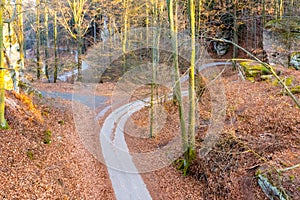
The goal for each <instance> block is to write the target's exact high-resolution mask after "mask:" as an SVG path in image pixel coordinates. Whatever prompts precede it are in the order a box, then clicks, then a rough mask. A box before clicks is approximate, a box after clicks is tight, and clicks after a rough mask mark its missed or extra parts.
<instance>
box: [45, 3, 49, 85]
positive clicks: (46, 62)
mask: <svg viewBox="0 0 300 200" xmlns="http://www.w3.org/2000/svg"><path fill="white" fill-rule="evenodd" d="M47 4H48V2H47V1H45V2H44V18H45V19H44V28H45V40H46V41H45V42H46V44H45V74H46V78H47V80H48V82H49V83H50V77H49V64H48V62H49V46H50V44H49V30H48V5H47Z"/></svg>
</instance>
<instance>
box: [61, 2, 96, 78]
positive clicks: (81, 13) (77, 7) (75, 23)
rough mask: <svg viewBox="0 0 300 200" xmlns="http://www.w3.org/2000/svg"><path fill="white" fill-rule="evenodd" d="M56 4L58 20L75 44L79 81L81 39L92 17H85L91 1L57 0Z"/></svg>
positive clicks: (80, 73) (80, 76) (80, 75)
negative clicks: (59, 0) (58, 13)
mask: <svg viewBox="0 0 300 200" xmlns="http://www.w3.org/2000/svg"><path fill="white" fill-rule="evenodd" d="M58 5H59V8H60V14H61V17H60V18H58V20H59V22H60V23H61V24H62V26H63V27H64V28H65V29H66V30H67V32H68V33H69V34H70V36H71V37H72V38H73V39H74V40H75V41H76V44H77V53H78V59H77V69H78V81H81V79H82V48H83V39H84V35H85V34H86V32H87V31H88V28H89V27H90V23H91V21H92V19H93V17H92V16H89V17H87V12H88V11H89V10H90V8H91V6H92V3H91V2H90V1H88V0H67V1H66V2H58Z"/></svg>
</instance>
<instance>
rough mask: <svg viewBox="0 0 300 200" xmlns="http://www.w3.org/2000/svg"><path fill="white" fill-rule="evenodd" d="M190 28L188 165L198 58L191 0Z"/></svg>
mask: <svg viewBox="0 0 300 200" xmlns="http://www.w3.org/2000/svg"><path fill="white" fill-rule="evenodd" d="M189 11H190V12H189V14H190V16H189V17H190V29H191V48H192V52H191V61H190V62H191V63H190V64H191V66H190V71H189V102H190V107H189V127H188V141H189V142H188V151H187V153H186V161H187V166H189V164H190V161H191V160H192V159H193V157H194V154H195V59H196V40H195V2H194V0H189Z"/></svg>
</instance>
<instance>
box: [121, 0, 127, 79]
mask: <svg viewBox="0 0 300 200" xmlns="http://www.w3.org/2000/svg"><path fill="white" fill-rule="evenodd" d="M123 7H124V22H123V23H124V24H123V26H124V27H123V38H122V53H123V74H125V72H126V43H127V30H128V0H123Z"/></svg>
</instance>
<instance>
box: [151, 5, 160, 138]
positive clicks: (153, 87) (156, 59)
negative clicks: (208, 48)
mask: <svg viewBox="0 0 300 200" xmlns="http://www.w3.org/2000/svg"><path fill="white" fill-rule="evenodd" d="M152 5H153V26H154V27H155V29H156V30H155V33H154V37H153V41H152V42H153V49H152V83H151V99H150V137H155V135H156V130H155V128H156V127H155V105H154V102H155V90H156V71H157V66H158V63H159V38H160V30H159V23H158V21H159V19H158V0H155V1H152Z"/></svg>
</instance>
